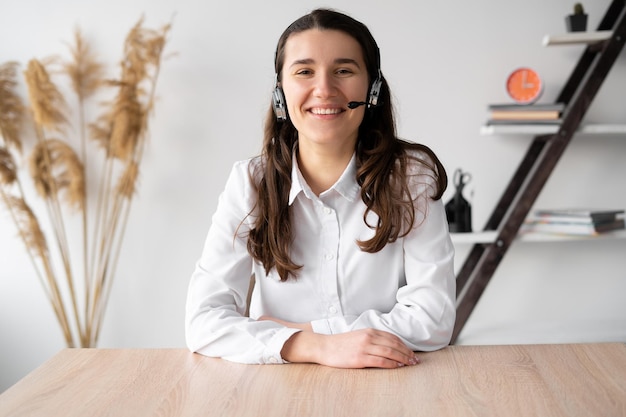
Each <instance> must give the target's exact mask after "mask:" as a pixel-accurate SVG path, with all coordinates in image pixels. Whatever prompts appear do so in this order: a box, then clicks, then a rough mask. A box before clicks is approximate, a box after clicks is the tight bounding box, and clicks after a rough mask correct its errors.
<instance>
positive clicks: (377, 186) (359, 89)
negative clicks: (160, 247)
mask: <svg viewBox="0 0 626 417" xmlns="http://www.w3.org/2000/svg"><path fill="white" fill-rule="evenodd" d="M275 57H276V59H275V69H276V80H277V82H276V86H275V90H274V92H273V94H272V107H271V108H270V109H269V112H268V118H267V121H266V127H265V138H264V143H263V152H262V154H261V155H260V156H258V157H255V158H252V159H249V160H246V161H240V162H237V163H235V165H234V167H233V169H232V172H231V175H230V178H229V179H228V182H227V184H226V188H225V190H224V192H223V193H222V195H221V197H220V200H219V205H218V208H217V212H216V213H215V215H214V216H213V222H212V225H211V228H210V229H209V232H208V236H207V239H206V243H205V246H204V250H203V253H202V256H201V258H200V259H199V261H198V263H197V264H196V269H195V271H194V273H193V275H192V277H191V282H190V285H189V290H188V298H187V312H186V314H187V316H186V335H187V344H188V346H189V348H190V349H191V350H193V351H195V352H199V353H202V354H204V355H208V356H217V357H222V358H225V359H228V360H233V361H238V362H244V363H283V362H315V363H320V364H325V365H330V366H336V367H344V368H361V367H382V368H396V367H398V366H405V365H415V364H417V363H418V362H419V360H418V358H417V356H416V355H415V353H414V351H418V350H435V349H439V348H442V347H444V346H446V345H447V344H448V343H449V341H450V337H451V332H452V328H453V325H454V320H455V302H454V298H455V295H454V294H455V277H454V272H453V258H454V250H453V246H452V243H451V240H450V236H449V233H448V225H447V221H446V216H445V211H444V207H443V204H442V202H441V196H442V194H443V192H444V190H445V188H446V186H447V177H446V173H445V170H444V168H443V166H442V165H441V163H440V162H439V160H438V159H437V157H436V156H435V154H434V153H433V152H432V151H431V150H430V149H429V148H428V147H426V146H424V145H420V144H413V143H409V142H406V141H404V140H401V139H399V138H398V137H397V136H396V131H395V121H394V117H393V108H392V106H391V102H390V92H389V88H388V84H387V82H386V80H385V78H384V76H383V75H382V72H381V69H380V56H379V51H378V46H377V45H376V41H375V40H374V38H373V37H372V35H371V33H370V31H369V30H368V29H367V27H366V26H365V25H363V24H362V23H360V22H358V21H356V20H354V19H352V18H351V17H349V16H347V15H344V14H341V13H338V12H335V11H332V10H323V9H320V10H315V11H313V12H311V13H310V14H308V15H305V16H303V17H302V18H300V19H298V20H296V21H295V22H294V23H292V24H291V25H290V26H289V27H288V28H287V29H286V30H285V32H284V33H283V34H282V36H281V37H280V39H279V41H278V46H277V50H276V55H275ZM362 100H364V101H362ZM251 275H254V276H255V278H256V280H255V285H254V288H253V289H252V296H251V298H250V301H249V305H248V301H247V297H246V295H247V293H248V285H249V282H250V277H251ZM246 311H249V317H247V316H246V315H245V312H246Z"/></svg>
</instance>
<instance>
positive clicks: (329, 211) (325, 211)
mask: <svg viewBox="0 0 626 417" xmlns="http://www.w3.org/2000/svg"><path fill="white" fill-rule="evenodd" d="M324 213H326V214H330V213H332V210H331V209H330V208H328V207H324Z"/></svg>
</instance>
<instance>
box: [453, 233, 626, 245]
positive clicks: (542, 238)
mask: <svg viewBox="0 0 626 417" xmlns="http://www.w3.org/2000/svg"><path fill="white" fill-rule="evenodd" d="M450 236H451V237H452V243H454V244H455V245H457V244H460V245H464V244H476V243H487V244H488V243H493V242H495V240H496V238H497V237H498V232H496V231H495V230H493V231H487V232H473V233H450ZM606 239H626V230H616V231H614V232H606V233H601V234H599V235H597V236H576V235H558V234H552V233H522V234H519V235H518V236H517V238H516V239H515V240H516V241H518V242H571V241H590V240H606Z"/></svg>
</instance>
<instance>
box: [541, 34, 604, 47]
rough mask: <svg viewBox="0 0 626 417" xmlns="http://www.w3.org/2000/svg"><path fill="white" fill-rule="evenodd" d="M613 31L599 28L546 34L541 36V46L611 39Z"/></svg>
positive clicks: (581, 43) (588, 42)
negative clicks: (594, 30)
mask: <svg viewBox="0 0 626 417" xmlns="http://www.w3.org/2000/svg"><path fill="white" fill-rule="evenodd" d="M611 36H613V31H611V30H600V31H596V32H572V33H566V34H563V35H546V36H544V37H543V41H542V44H543V46H553V45H586V44H592V43H598V42H603V41H606V40H609V39H611Z"/></svg>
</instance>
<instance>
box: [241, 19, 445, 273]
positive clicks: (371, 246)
mask: <svg viewBox="0 0 626 417" xmlns="http://www.w3.org/2000/svg"><path fill="white" fill-rule="evenodd" d="M309 29H319V30H340V31H342V32H344V33H346V34H348V35H349V36H352V37H353V38H355V39H356V40H357V41H358V42H359V44H360V45H361V48H362V50H363V57H364V60H365V65H366V67H367V71H368V75H369V81H370V83H371V82H372V81H373V80H374V79H376V77H377V76H378V74H379V70H380V53H379V50H378V46H377V44H376V41H375V40H374V38H373V37H372V35H371V33H370V31H369V29H368V28H367V27H366V26H365V25H363V24H362V23H361V22H359V21H357V20H355V19H353V18H351V17H349V16H347V15H345V14H342V13H339V12H336V11H333V10H328V9H317V10H314V11H313V12H311V13H309V14H307V15H305V16H303V17H301V18H299V19H298V20H296V21H295V22H293V23H292V24H291V25H290V26H289V27H288V28H287V29H286V30H285V31H284V32H283V34H282V35H281V37H280V39H279V40H278V46H277V48H276V55H275V61H274V64H275V69H276V75H277V77H276V78H277V80H280V77H281V70H282V67H283V63H284V49H285V44H286V43H287V40H288V38H289V36H290V35H291V34H293V33H298V32H303V31H305V30H309ZM381 77H382V75H381ZM378 103H379V106H378V107H375V108H371V109H368V110H367V112H366V115H365V117H364V119H363V122H362V123H361V126H360V127H359V137H358V140H357V145H356V149H355V152H356V164H357V178H356V179H357V183H358V184H359V185H360V186H361V199H362V200H363V202H364V203H365V205H366V206H367V209H366V211H365V213H364V214H363V221H364V222H366V218H367V215H368V214H369V212H374V213H376V214H377V215H378V222H377V224H375V225H369V224H368V226H369V227H372V228H374V229H375V230H376V232H375V234H374V236H373V237H372V238H371V239H370V240H366V241H357V242H356V243H357V244H358V245H359V247H360V248H361V250H363V251H365V252H370V253H374V252H378V251H380V250H381V249H382V248H383V247H384V246H385V245H386V244H387V243H388V242H394V241H395V240H397V239H398V237H403V236H405V235H406V234H408V233H409V231H410V230H411V228H413V227H414V225H415V224H416V222H417V219H416V216H415V213H416V206H415V204H416V202H417V200H416V199H419V198H425V197H424V196H423V195H421V196H420V195H417V196H416V195H415V192H413V193H411V188H410V186H409V177H411V176H412V175H414V173H411V172H409V170H408V167H409V165H410V164H411V162H412V161H415V162H416V163H417V164H420V165H421V166H422V168H425V169H421V170H420V171H426V172H428V174H427V175H429V176H431V177H432V179H433V181H427V182H429V183H434V189H433V190H432V192H430V193H429V195H428V197H427V198H432V199H433V200H438V199H440V198H441V196H442V194H443V192H444V191H445V189H446V187H447V176H446V172H445V170H444V168H443V166H442V164H441V162H440V161H439V159H438V158H437V157H436V156H435V154H434V153H433V152H432V151H431V150H430V149H429V148H428V147H426V146H424V145H420V144H416V143H410V142H407V141H404V140H401V139H399V138H397V136H396V128H395V121H394V116H393V106H392V104H391V94H390V91H389V86H388V84H387V81H386V80H385V79H384V77H382V88H381V91H380V95H379V99H378ZM381 103H382V105H380V104H381ZM297 140H298V132H297V130H296V128H295V127H294V125H293V124H292V123H291V121H290V120H289V117H287V120H285V121H278V120H277V118H276V116H275V114H274V111H273V108H272V107H271V106H270V109H269V111H268V113H267V119H266V123H265V135H264V141H263V151H262V154H261V155H260V157H259V158H260V163H258V164H252V166H253V167H254V168H253V169H252V172H250V175H251V178H252V183H253V184H254V187H255V189H256V192H257V194H258V199H257V203H256V206H255V208H254V212H253V213H251V215H253V216H254V217H253V218H254V228H253V229H252V230H250V233H249V235H248V244H247V246H248V252H249V253H250V255H251V256H252V257H253V258H254V259H255V260H257V261H258V262H260V263H261V264H262V265H263V266H264V268H265V271H266V272H269V271H270V269H272V268H273V267H275V268H276V270H277V272H278V274H279V276H280V278H281V280H282V281H286V280H287V279H288V278H289V277H290V276H294V277H295V276H296V272H297V271H298V270H299V269H300V268H301V267H302V266H301V265H296V264H295V263H294V262H293V261H292V260H291V257H290V246H291V243H292V240H293V233H292V228H293V224H292V219H291V209H290V206H289V202H288V199H289V191H290V189H291V170H292V160H293V152H296V149H297ZM424 155H426V156H425V157H424ZM422 194H424V193H422ZM423 214H424V215H426V213H423ZM366 223H367V222H366Z"/></svg>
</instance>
